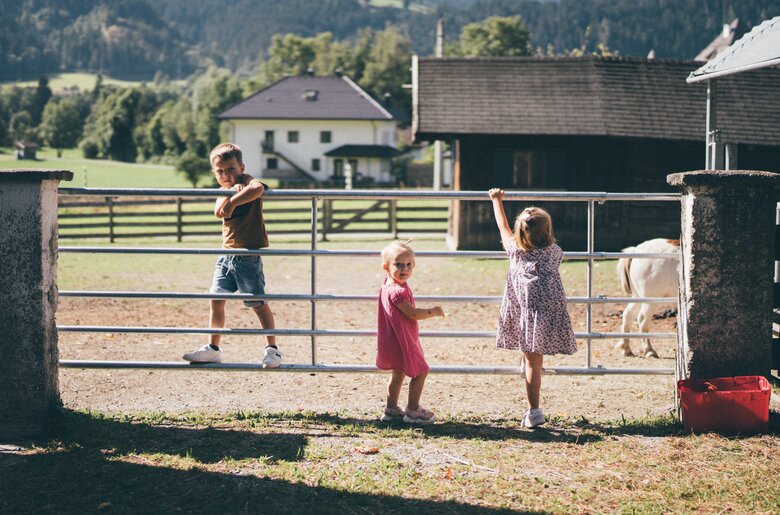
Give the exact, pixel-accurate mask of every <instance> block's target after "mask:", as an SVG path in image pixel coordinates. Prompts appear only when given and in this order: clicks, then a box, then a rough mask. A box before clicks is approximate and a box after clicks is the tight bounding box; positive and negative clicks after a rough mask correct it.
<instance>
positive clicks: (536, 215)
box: [515, 206, 555, 250]
mask: <svg viewBox="0 0 780 515" xmlns="http://www.w3.org/2000/svg"><path fill="white" fill-rule="evenodd" d="M515 240H516V241H517V246H518V247H520V248H521V249H523V250H533V249H537V248H544V247H549V246H550V245H552V244H553V243H555V235H554V234H553V226H552V218H551V217H550V213H548V212H547V211H545V210H544V209H542V208H540V207H534V206H531V207H527V208H525V209H523V211H522V212H521V213H520V214H519V215H517V218H515Z"/></svg>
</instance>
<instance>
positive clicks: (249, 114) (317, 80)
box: [217, 76, 394, 120]
mask: <svg viewBox="0 0 780 515" xmlns="http://www.w3.org/2000/svg"><path fill="white" fill-rule="evenodd" d="M217 118H220V119H305V120H393V119H394V118H393V115H392V114H390V112H388V110H387V109H385V108H384V107H382V105H380V104H379V103H378V102H377V101H376V100H374V99H373V98H371V96H370V95H369V94H368V93H366V92H365V91H364V90H363V89H361V88H360V86H358V85H357V84H355V83H354V82H353V81H352V80H351V79H349V78H348V77H314V76H304V77H286V78H284V79H281V80H279V81H278V82H275V83H273V84H271V85H270V86H268V87H266V88H264V89H262V90H260V91H258V92H257V93H255V94H254V95H252V96H251V97H249V98H247V99H245V100H242V101H241V102H239V103H238V104H236V105H234V106H232V107H230V108H228V109H226V110H225V111H222V112H221V113H219V114H218V115H217Z"/></svg>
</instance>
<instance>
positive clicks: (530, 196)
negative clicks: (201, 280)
mask: <svg viewBox="0 0 780 515" xmlns="http://www.w3.org/2000/svg"><path fill="white" fill-rule="evenodd" d="M59 194H60V196H62V197H66V196H78V197H80V198H83V197H101V198H108V199H117V198H123V199H124V198H125V197H144V198H149V197H152V198H155V197H156V198H161V197H166V198H169V199H170V198H173V199H177V200H175V202H176V203H177V205H178V204H179V203H182V204H184V203H185V201H187V202H193V203H194V202H195V200H200V199H202V198H204V197H211V198H215V197H218V196H225V195H229V194H230V192H227V191H224V190H203V189H197V190H195V189H193V190H182V189H133V188H115V189H105V188H60V189H59ZM266 195H267V196H268V197H269V199H270V198H273V199H274V201H276V200H277V199H278V200H291V201H292V200H294V201H301V200H304V201H308V203H309V219H308V223H309V231H308V232H309V234H310V248H309V249H275V248H274V249H270V248H267V249H259V250H245V249H235V250H229V249H218V248H171V247H146V246H128V247H118V246H113V245H107V246H60V247H59V252H62V253H90V254H119V253H122V254H199V255H215V256H216V255H225V254H232V255H260V256H308V257H309V258H310V278H309V279H310V288H309V292H308V293H305V294H266V295H259V296H252V295H245V294H229V295H224V294H211V293H186V292H139V291H93V290H64V291H60V292H59V294H60V296H62V297H92V298H146V299H182V298H187V299H204V300H205V299H229V300H250V299H251V300H268V301H271V300H288V301H301V300H303V301H307V302H309V303H310V312H311V317H310V320H311V323H310V326H309V327H308V328H286V329H273V330H268V329H235V328H222V329H215V328H202V327H153V326H111V325H105V326H88V325H58V326H57V329H58V330H59V331H61V332H82V333H146V334H150V333H151V334H155V333H156V334H161V333H165V334H229V335H239V334H241V335H247V334H251V335H279V336H308V337H309V338H310V341H311V352H310V357H311V359H310V362H309V363H294V364H284V365H282V367H280V368H279V369H262V366H261V365H260V364H259V363H257V364H255V363H220V364H205V365H190V364H188V363H184V362H139V361H100V360H60V366H62V367H64V368H133V369H150V368H151V369H176V370H200V371H204V370H209V371H214V370H223V371H228V370H243V371H257V370H263V371H269V372H271V371H274V372H280V371H281V372H284V371H288V372H290V371H297V372H347V373H349V372H360V373H369V372H381V371H380V370H378V369H377V368H376V367H375V366H374V365H373V364H370V365H369V364H328V363H321V362H320V361H319V359H318V356H317V347H318V343H317V340H318V338H319V337H325V336H327V337H355V336H373V335H376V330H375V329H373V328H372V329H359V330H344V329H321V328H320V327H319V320H318V316H317V306H318V304H319V303H321V302H342V303H344V302H372V303H376V301H377V299H376V296H374V295H331V294H323V293H320V292H319V291H318V288H317V268H318V263H319V261H320V260H322V259H329V258H332V257H341V258H344V259H348V258H350V257H355V256H372V257H377V258H379V256H380V253H379V252H378V251H368V250H326V249H319V248H318V242H319V241H320V240H321V238H322V236H323V234H322V232H321V228H322V227H323V226H322V221H323V220H327V218H328V215H327V214H326V215H325V216H323V214H322V212H321V211H322V209H323V206H331V208H332V206H333V205H334V204H335V203H336V202H337V201H338V202H342V201H347V200H349V201H362V202H363V203H364V204H365V203H366V202H368V203H369V206H379V205H382V204H383V203H384V205H391V206H392V205H395V204H396V203H399V202H400V201H412V200H414V201H424V202H423V204H425V203H429V202H441V201H451V200H461V201H482V202H486V201H488V199H487V196H486V194H485V192H467V191H458V192H434V191H421V190H415V191H388V190H270V191H268V192H267V193H266ZM512 201H555V202H584V203H586V205H587V220H585V224H586V226H585V227H583V229H584V230H586V231H587V235H588V237H587V241H588V244H587V248H586V250H585V251H569V252H565V253H564V259H566V260H585V261H586V262H587V274H586V295H585V296H583V297H569V298H568V299H567V302H568V303H572V304H576V303H579V304H585V319H586V320H585V331H584V332H578V333H575V336H576V337H577V338H578V339H581V340H585V350H586V352H585V356H584V363H583V366H581V367H570V366H569V367H563V366H561V367H545V369H544V371H545V373H548V374H575V375H606V374H649V375H671V374H674V368H607V367H604V366H602V365H594V364H593V362H592V359H593V352H592V341H593V340H603V339H618V338H654V339H675V338H676V334H675V333H631V332H626V333H621V332H612V333H604V332H598V331H595V330H594V329H593V313H592V306H593V305H595V304H600V303H613V304H624V303H628V302H647V303H660V304H671V303H676V302H677V298H663V297H658V298H636V297H628V298H626V297H607V296H603V295H594V293H593V267H594V262H595V261H598V260H609V259H618V258H621V257H633V258H662V259H678V256H676V255H670V254H650V253H621V252H598V251H596V250H595V248H594V241H595V210H596V207H597V205H600V204H604V203H605V202H611V201H670V202H679V196H678V195H673V194H666V193H606V192H519V191H516V192H507V193H506V196H505V202H512ZM162 202H165V201H162ZM167 202H168V203H169V204H170V201H167ZM269 204H270V202H269ZM63 205H67V203H63ZM325 209H328V208H327V207H325ZM361 209H365V206H364V207H362V208H361ZM369 210H370V209H369ZM209 214H210V212H209ZM212 216H213V215H212ZM352 216H355V215H352ZM350 223H351V222H350ZM325 225H326V226H327V225H328V224H327V223H326V224H325ZM346 225H347V224H345V226H346ZM215 233H216V229H215ZM209 234H212V233H209ZM416 255H417V257H418V258H420V259H425V258H427V257H445V258H483V259H484V258H487V259H505V258H506V255H505V253H504V252H500V251H419V252H416ZM416 298H417V300H418V301H421V302H428V301H431V302H443V303H448V302H466V303H474V302H483V303H500V302H501V297H497V296H484V295H466V296H455V295H442V296H423V295H420V296H417V297H416ZM420 336H421V337H423V338H487V339H493V338H495V332H494V331H492V330H491V331H457V330H453V331H421V332H420ZM519 371H520V370H519V367H515V366H498V365H488V366H432V367H431V372H432V373H456V374H464V373H466V374H517V373H519Z"/></svg>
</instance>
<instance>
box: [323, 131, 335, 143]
mask: <svg viewBox="0 0 780 515" xmlns="http://www.w3.org/2000/svg"><path fill="white" fill-rule="evenodd" d="M332 139H333V137H332V135H331V133H330V131H320V143H330V142H331V141H332Z"/></svg>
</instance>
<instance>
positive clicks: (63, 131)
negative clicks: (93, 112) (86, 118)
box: [40, 99, 82, 157]
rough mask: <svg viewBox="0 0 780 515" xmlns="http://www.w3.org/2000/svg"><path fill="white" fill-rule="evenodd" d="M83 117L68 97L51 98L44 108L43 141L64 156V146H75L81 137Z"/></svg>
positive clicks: (60, 155)
mask: <svg viewBox="0 0 780 515" xmlns="http://www.w3.org/2000/svg"><path fill="white" fill-rule="evenodd" d="M81 128H82V127H81V117H80V116H79V112H78V110H77V109H76V106H75V105H74V104H73V102H71V101H70V100H68V99H64V100H60V101H57V100H50V101H49V103H48V104H46V107H45V108H44V110H43V117H42V120H41V126H40V133H41V137H42V138H43V141H44V142H46V144H47V145H49V146H50V147H51V148H54V149H57V157H62V149H63V148H73V147H75V146H76V145H77V144H78V142H79V138H81Z"/></svg>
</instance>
